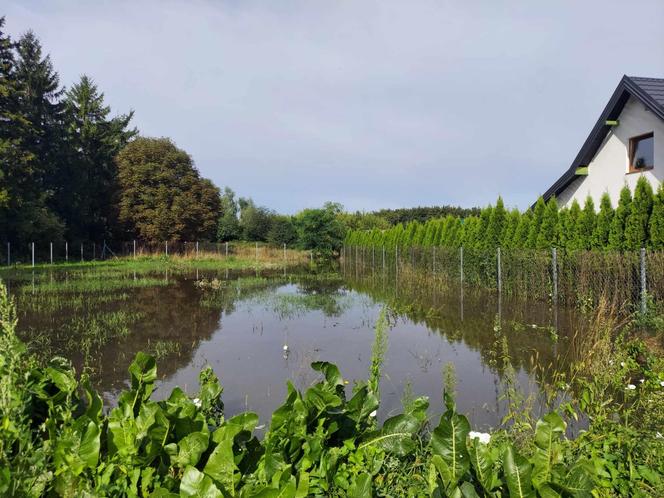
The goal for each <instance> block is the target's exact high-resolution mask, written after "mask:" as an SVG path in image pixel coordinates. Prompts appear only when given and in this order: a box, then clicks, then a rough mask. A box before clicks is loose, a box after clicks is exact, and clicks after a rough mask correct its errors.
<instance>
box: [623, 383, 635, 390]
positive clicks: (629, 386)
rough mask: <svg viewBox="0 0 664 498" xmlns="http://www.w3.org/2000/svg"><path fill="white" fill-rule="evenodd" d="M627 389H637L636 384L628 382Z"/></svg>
mask: <svg viewBox="0 0 664 498" xmlns="http://www.w3.org/2000/svg"><path fill="white" fill-rule="evenodd" d="M625 389H629V390H630V391H633V390H634V389H636V386H635V385H634V384H627V387H626V388H625Z"/></svg>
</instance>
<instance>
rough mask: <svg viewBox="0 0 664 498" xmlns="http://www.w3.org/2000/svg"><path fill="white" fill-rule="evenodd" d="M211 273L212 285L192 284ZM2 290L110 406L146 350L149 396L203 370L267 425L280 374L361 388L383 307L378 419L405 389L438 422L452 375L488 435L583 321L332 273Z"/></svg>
mask: <svg viewBox="0 0 664 498" xmlns="http://www.w3.org/2000/svg"><path fill="white" fill-rule="evenodd" d="M213 278H214V279H216V280H215V282H214V284H213V286H212V288H211V287H210V286H201V285H200V284H199V282H200V281H206V282H209V281H210V280H211V279H213ZM10 283H11V293H12V294H13V295H15V297H16V298H17V302H18V307H19V319H20V322H19V329H20V334H21V335H22V336H23V337H24V338H25V339H26V340H28V341H30V342H31V345H32V347H33V349H34V350H35V351H37V353H38V354H39V353H41V354H43V355H44V356H48V355H49V354H60V355H63V356H66V357H68V358H70V359H71V360H72V361H73V363H74V365H75V366H76V368H77V370H78V371H81V370H82V369H84V368H85V369H88V370H89V371H90V372H91V373H92V376H93V379H94V381H95V383H96V386H97V388H98V389H99V391H100V392H103V395H104V398H105V400H106V402H107V404H108V405H109V406H110V405H112V404H113V402H114V400H115V399H116V397H117V396H118V394H119V392H120V391H121V390H122V389H124V388H125V387H126V386H127V382H128V374H127V368H128V366H129V364H130V363H131V360H132V358H133V356H134V354H135V353H136V352H138V351H152V352H153V353H156V354H157V355H158V356H159V359H158V368H159V378H160V380H159V383H158V388H157V392H156V396H157V397H165V396H167V394H168V393H169V392H170V390H171V389H172V388H173V387H174V386H176V385H177V386H180V387H182V388H184V389H185V390H186V391H187V392H190V393H191V394H192V395H194V394H195V392H196V390H197V378H198V373H199V371H200V370H201V368H203V367H204V366H205V365H210V366H212V368H213V369H214V371H215V373H216V374H217V375H218V376H219V378H220V379H221V382H222V385H223V386H224V394H223V400H224V403H225V406H226V411H227V412H228V413H229V414H233V413H237V412H239V411H242V410H246V409H248V410H252V411H256V412H257V413H258V414H259V415H260V418H261V421H262V422H266V423H269V414H270V413H271V412H272V411H273V410H274V409H275V408H276V407H277V406H279V405H280V404H281V403H282V401H283V398H284V394H285V392H286V388H285V385H286V380H287V379H292V380H293V381H294V383H295V384H296V386H298V387H300V388H304V387H306V386H307V385H309V384H310V383H311V382H312V381H314V380H315V379H316V376H315V374H314V372H313V371H312V370H311V369H310V368H309V364H310V363H311V362H312V361H316V360H326V361H331V362H334V363H336V364H337V365H338V366H339V368H340V370H341V372H342V374H343V375H344V377H345V378H346V379H347V380H349V381H350V382H349V389H350V387H351V386H352V384H353V382H354V381H360V380H365V379H366V378H367V375H368V368H369V364H370V361H371V354H372V343H373V341H374V336H375V333H374V325H375V323H376V320H377V318H378V316H379V314H380V312H381V310H382V309H383V308H385V307H387V309H388V310H389V312H388V317H389V323H390V329H389V332H388V348H387V351H386V353H385V357H384V367H383V378H382V383H381V395H382V396H381V398H382V400H381V409H380V411H379V417H381V418H385V417H387V416H389V415H391V414H394V413H397V412H398V411H399V410H400V407H401V403H402V400H403V399H404V397H406V398H407V397H408V396H409V395H410V393H412V394H413V395H427V396H429V397H430V399H431V406H432V408H431V413H432V415H433V414H436V413H439V412H440V411H441V409H440V407H441V406H442V405H441V392H442V388H443V377H444V372H445V371H447V372H448V374H447V376H448V378H449V377H450V372H453V376H454V377H456V383H455V389H456V392H457V405H458V408H459V410H460V411H461V412H463V413H466V414H467V415H468V416H469V418H470V419H471V421H472V422H473V424H474V425H476V426H478V427H489V426H495V425H497V424H498V423H499V422H500V420H501V419H502V417H503V416H504V414H505V411H506V400H505V396H506V393H508V392H510V390H509V387H510V386H513V387H518V391H519V392H520V393H522V394H523V396H528V395H532V396H533V400H534V402H535V406H538V403H541V402H542V398H543V397H542V396H541V387H542V386H543V385H547V383H548V382H551V380H552V378H553V375H554V374H555V372H560V371H564V370H565V368H567V365H568V363H569V361H570V360H571V358H573V356H574V352H573V350H572V348H571V346H570V344H571V343H572V341H571V340H570V336H571V331H573V330H575V329H576V328H577V322H578V320H579V318H578V317H577V316H575V315H574V313H571V312H569V311H566V310H564V309H556V308H551V307H550V306H549V305H548V304H546V303H537V302H534V303H533V302H522V301H521V302H510V301H508V300H505V299H498V297H497V296H496V295H495V294H493V293H482V292H479V291H473V290H472V289H465V290H464V291H463V292H461V289H457V290H446V291H445V292H442V291H440V290H432V289H427V288H426V286H415V287H410V288H407V289H406V288H402V287H399V286H397V285H395V282H394V281H393V280H390V281H386V279H380V278H364V279H351V278H344V277H343V276H341V275H339V274H324V275H319V276H316V275H311V274H305V273H299V274H285V273H282V272H278V273H274V274H269V273H263V274H255V273H250V274H237V273H236V274H234V273H228V272H224V273H219V274H209V273H208V274H204V273H203V272H197V274H196V273H193V274H166V273H159V274H153V273H152V274H139V275H136V274H132V273H121V272H114V273H113V274H112V275H104V274H99V275H90V274H84V273H68V274H63V273H55V274H53V273H50V274H37V275H28V276H26V275H23V276H21V277H20V278H18V279H15V280H13V281H10ZM100 317H101V318H100ZM285 346H286V348H287V349H285ZM507 358H509V363H508V362H507ZM542 409H544V408H542Z"/></svg>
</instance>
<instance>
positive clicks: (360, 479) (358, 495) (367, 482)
mask: <svg viewBox="0 0 664 498" xmlns="http://www.w3.org/2000/svg"><path fill="white" fill-rule="evenodd" d="M371 496H373V487H372V485H371V476H370V475H369V474H359V475H357V476H355V478H354V479H353V484H352V485H351V487H350V489H349V490H348V498H371Z"/></svg>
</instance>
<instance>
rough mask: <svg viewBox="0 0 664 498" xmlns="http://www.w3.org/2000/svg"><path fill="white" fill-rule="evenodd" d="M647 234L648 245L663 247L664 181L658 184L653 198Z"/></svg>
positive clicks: (656, 247) (654, 247)
mask: <svg viewBox="0 0 664 498" xmlns="http://www.w3.org/2000/svg"><path fill="white" fill-rule="evenodd" d="M648 234H649V237H648V246H649V247H652V248H653V249H658V250H661V249H664V183H662V184H661V185H660V186H659V188H658V189H657V194H655V198H654V199H653V206H652V214H651V215H650V224H649V226H648Z"/></svg>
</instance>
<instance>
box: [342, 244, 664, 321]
mask: <svg viewBox="0 0 664 498" xmlns="http://www.w3.org/2000/svg"><path fill="white" fill-rule="evenodd" d="M342 268H343V270H344V271H345V272H347V271H350V272H354V273H355V274H357V275H363V274H366V273H367V272H371V273H372V274H375V272H382V273H383V274H384V275H385V276H386V277H387V276H389V277H390V278H393V279H395V281H396V282H398V283H405V282H404V279H405V278H406V276H408V277H417V278H427V279H429V280H434V281H435V282H436V283H437V284H439V285H442V286H449V287H452V286H455V287H456V286H458V285H460V284H461V285H464V286H467V287H483V288H488V289H492V290H496V291H500V292H501V293H503V294H506V295H511V296H516V297H527V298H533V299H539V300H551V301H555V302H559V303H565V304H572V305H584V304H588V305H593V304H596V303H598V302H599V300H600V298H601V299H604V300H606V302H607V303H608V304H610V305H612V306H616V307H618V308H624V307H626V306H627V307H637V306H641V305H642V304H643V303H645V301H646V296H650V297H651V298H652V299H653V300H655V301H662V300H664V252H655V251H645V250H642V251H636V252H615V251H574V252H566V251H560V250H556V249H550V250H531V249H497V250H481V249H468V248H448V247H410V248H385V247H355V246H353V247H351V246H346V247H344V248H343V250H342ZM400 275H401V276H402V277H403V278H402V279H400V278H399V276H400Z"/></svg>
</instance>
